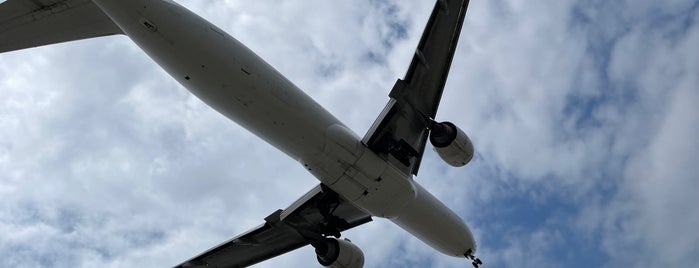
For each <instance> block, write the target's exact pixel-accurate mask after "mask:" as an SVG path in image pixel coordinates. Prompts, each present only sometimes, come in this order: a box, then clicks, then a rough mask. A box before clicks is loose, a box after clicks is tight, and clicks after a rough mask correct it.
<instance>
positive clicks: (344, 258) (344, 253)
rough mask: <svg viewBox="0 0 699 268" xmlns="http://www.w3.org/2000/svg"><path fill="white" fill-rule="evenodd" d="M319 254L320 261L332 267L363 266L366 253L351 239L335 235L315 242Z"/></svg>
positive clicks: (325, 265)
mask: <svg viewBox="0 0 699 268" xmlns="http://www.w3.org/2000/svg"><path fill="white" fill-rule="evenodd" d="M313 247H314V248H315V249H316V255H317V256H318V262H320V264H321V265H323V266H324V267H331V268H362V267H363V266H364V253H363V252H362V250H361V249H359V247H357V246H356V245H354V244H352V242H350V241H349V240H347V239H345V240H340V239H337V238H334V237H331V238H325V239H324V240H323V241H322V242H315V243H313Z"/></svg>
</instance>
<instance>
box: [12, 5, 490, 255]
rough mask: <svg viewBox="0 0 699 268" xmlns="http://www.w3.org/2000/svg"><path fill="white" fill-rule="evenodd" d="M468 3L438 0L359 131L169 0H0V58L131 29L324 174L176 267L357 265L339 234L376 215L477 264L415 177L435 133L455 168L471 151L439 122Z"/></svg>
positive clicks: (217, 100)
mask: <svg viewBox="0 0 699 268" xmlns="http://www.w3.org/2000/svg"><path fill="white" fill-rule="evenodd" d="M468 4H469V1H468V0H437V1H436V3H435V6H434V9H433V11H432V13H431V15H430V18H429V20H428V22H427V25H426V27H425V30H424V32H423V34H422V37H421V39H420V42H419V44H418V47H417V49H416V51H415V54H414V56H413V59H412V61H411V63H410V65H409V67H408V71H407V73H406V75H405V77H404V78H402V79H398V80H397V81H396V83H395V85H394V86H393V88H392V89H391V91H390V93H389V100H388V103H387V104H386V106H385V107H384V109H383V111H382V112H381V113H380V115H379V116H378V118H377V119H376V121H375V122H374V123H373V125H372V126H371V128H370V129H369V131H368V132H367V133H366V134H365V135H364V136H363V137H359V136H358V135H357V134H355V133H354V132H353V131H352V130H351V129H349V128H348V127H347V126H346V125H344V124H343V123H342V122H340V121H339V120H338V119H337V118H335V116H333V115H332V114H330V113H329V112H328V111H327V110H325V109H324V108H323V107H322V106H321V105H319V104H318V103H316V102H315V101H314V100H313V99H312V98H311V97H309V96H308V95H306V94H305V93H304V92H303V91H302V90H300V89H299V88H298V87H296V86H295V85H294V84H293V83H292V82H290V81H289V80H288V79H286V78H285V77H284V76H283V75H282V74H280V73H279V72H278V71H277V70H275V69H274V68H273V67H272V66H270V65H269V64H267V63H266V62H265V61H264V60H262V59H261V58H260V57H259V56H257V55H256V54H255V53H254V52H253V51H251V50H250V49H248V48H247V47H246V46H245V45H243V44H241V43H240V42H239V41H237V40H236V39H235V38H233V37H232V36H230V35H228V34H227V33H226V32H224V31H223V30H221V29H219V28H218V27H216V26H214V25H213V24H211V23H210V22H208V21H206V20H205V19H203V18H201V17H199V16H198V15H196V14H195V13H193V12H191V11H189V10H187V9H186V8H184V7H182V6H181V5H179V4H177V3H175V2H174V1H172V0H32V1H27V0H7V1H5V2H3V3H0V53H2V52H7V51H14V50H20V49H26V48H32V47H38V46H43V45H50V44H55V43H61V42H67V41H74V40H81V39H87V38H93V37H101V36H108V35H126V36H128V37H129V38H130V39H131V40H132V41H133V42H135V43H136V44H137V45H138V46H139V47H140V48H141V49H143V51H145V52H146V54H147V55H148V56H150V57H151V58H152V59H153V60H154V61H155V62H156V63H158V64H159V65H160V66H161V67H162V68H163V69H165V71H167V72H168V73H169V74H170V75H171V76H172V77H173V78H174V79H175V80H177V81H178V82H179V83H180V84H182V85H183V86H184V87H185V88H187V89H188V90H189V91H190V92H191V93H192V94H194V95H195V96H197V97H198V98H200V99H201V100H202V101H204V102H205V103H206V104H208V105H209V106H211V107H212V108H214V109H215V110H216V111H218V112H220V113H221V114H223V115H225V116H226V117H228V118H229V119H231V120H232V121H234V122H236V123H237V124H239V125H241V126H242V127H244V128H246V129H248V130H249V131H251V132H252V133H254V134H255V135H257V136H258V137H260V138H262V139H263V140H265V141H266V142H268V143H270V144H271V145H273V146H274V147H276V148H277V149H279V150H280V151H281V152H283V153H285V154H286V155H288V156H289V157H291V158H293V159H295V160H297V161H298V162H299V163H300V164H301V165H302V166H303V167H304V168H305V169H307V170H308V172H309V173H310V174H312V175H313V176H314V177H316V178H317V179H318V180H319V181H320V184H319V185H318V186H316V187H314V188H313V189H311V190H310V191H308V192H307V193H306V194H304V195H303V196H301V198H299V199H298V200H296V201H295V202H293V203H292V204H291V205H290V206H289V207H287V208H286V209H280V210H277V211H274V212H273V213H271V214H269V216H267V217H266V218H265V219H264V223H263V224H261V225H260V226H258V227H255V228H253V229H251V230H250V231H248V232H246V233H243V234H241V235H239V236H237V237H234V238H232V239H230V240H228V241H226V242H223V243H221V244H219V245H217V246H214V247H213V248H211V249H209V250H206V251H205V252H203V253H201V254H200V255H198V256H195V257H193V258H191V259H188V260H186V261H184V262H183V263H181V264H179V265H176V266H175V267H245V266H250V265H253V264H257V263H259V262H262V261H264V260H267V259H270V258H273V257H276V256H279V255H281V254H284V253H287V252H289V251H292V250H295V249H298V248H301V247H304V246H307V245H311V246H312V247H313V248H314V249H315V253H316V255H317V261H318V262H319V263H320V264H321V265H322V266H325V267H337V268H339V267H344V268H360V267H363V265H364V253H363V252H362V250H361V249H359V247H358V246H356V245H354V244H353V243H351V242H350V241H349V240H347V239H340V238H341V233H342V232H344V231H346V230H348V229H351V228H354V227H357V226H360V225H362V224H365V223H367V222H370V221H372V218H373V217H381V218H386V219H388V220H390V221H392V222H393V223H395V224H396V225H398V226H399V227H401V228H402V229H404V230H405V231H407V232H409V233H410V234H412V235H414V236H415V237H417V238H418V239H420V240H421V241H423V242H425V243H426V244H427V245H430V246H431V247H432V248H434V249H436V250H438V251H440V252H442V253H444V254H446V255H449V256H454V257H460V258H465V259H467V260H469V261H471V263H472V265H473V266H474V267H479V266H480V265H481V264H482V261H481V260H480V259H478V258H476V257H475V255H474V254H475V253H476V242H475V240H474V238H473V235H472V234H471V231H470V229H469V228H468V226H467V225H466V224H465V223H464V221H463V220H462V219H461V218H460V217H459V216H458V215H457V214H456V213H454V212H453V211H452V210H451V209H449V208H448V207H447V206H446V205H444V204H443V203H442V202H441V201H440V200H438V199H437V198H436V197H434V196H433V195H432V194H431V193H430V192H429V191H428V190H427V189H425V188H423V187H422V186H421V185H420V184H419V183H418V182H417V181H415V180H414V176H417V174H418V170H419V168H420V163H421V161H422V156H423V153H424V150H425V147H426V143H427V140H428V139H429V141H430V143H431V144H432V146H433V148H434V150H435V151H436V152H437V154H438V155H439V156H440V157H441V158H442V159H443V160H444V161H445V162H446V163H447V164H449V165H451V166H454V167H461V166H464V165H466V164H467V163H469V162H470V161H471V159H472V158H473V155H474V147H473V144H472V142H471V140H470V139H469V137H468V136H467V135H466V134H465V133H464V132H463V131H462V130H461V129H459V128H458V127H457V126H455V125H454V124H453V123H450V122H437V121H435V116H436V113H437V108H438V106H439V103H440V100H441V96H442V92H443V90H444V85H445V82H446V80H447V76H448V74H449V68H450V66H451V62H452V59H453V56H454V53H455V50H456V47H457V43H458V40H459V35H460V33H461V27H462V25H463V22H464V18H465V15H466V10H467V8H468Z"/></svg>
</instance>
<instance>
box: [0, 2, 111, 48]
mask: <svg viewBox="0 0 699 268" xmlns="http://www.w3.org/2000/svg"><path fill="white" fill-rule="evenodd" d="M121 33H122V31H121V29H119V27H117V26H116V24H114V23H113V22H112V21H111V20H110V19H109V17H107V15H105V14H104V12H102V10H100V9H99V7H97V6H96V5H95V4H94V3H92V1H90V0H32V1H27V0H8V1H5V2H2V3H0V53H2V52H7V51H13V50H18V49H24V48H30V47H37V46H43V45H48V44H54V43H60V42H67V41H73V40H79V39H85V38H91V37H98V36H105V35H112V34H121Z"/></svg>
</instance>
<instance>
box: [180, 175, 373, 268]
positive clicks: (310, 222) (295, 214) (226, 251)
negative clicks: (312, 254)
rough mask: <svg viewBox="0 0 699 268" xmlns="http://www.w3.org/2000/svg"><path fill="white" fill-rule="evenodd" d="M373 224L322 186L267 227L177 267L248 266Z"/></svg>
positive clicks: (269, 220)
mask: <svg viewBox="0 0 699 268" xmlns="http://www.w3.org/2000/svg"><path fill="white" fill-rule="evenodd" d="M369 221H371V216H369V214H367V213H366V212H364V211H362V210H360V209H358V208H356V207H355V206H353V205H352V204H350V203H349V202H347V201H346V200H344V199H343V198H342V197H340V196H339V195H337V193H335V192H333V191H332V190H330V189H327V188H325V187H322V186H320V185H319V186H317V187H315V188H313V189H312V190H311V191H309V192H308V193H306V194H305V195H304V196H303V197H301V198H300V199H299V200H297V201H296V202H294V203H293V204H292V205H291V206H289V207H288V208H287V209H285V210H281V209H280V210H277V211H275V212H274V213H272V214H270V215H269V216H267V218H265V223H264V224H263V225H261V226H259V227H257V228H254V229H252V230H250V231H248V232H247V233H244V234H242V235H240V236H238V237H235V238H233V239H231V240H229V241H226V242H224V243H222V244H220V245H218V246H216V247H214V248H212V249H209V250H207V251H206V252H204V253H202V254H201V255H199V256H196V257H194V258H192V259H190V260H188V261H186V262H184V263H182V264H180V265H178V266H176V267H177V268H179V267H246V266H249V265H253V264H256V263H258V262H261V261H264V260H267V259H270V258H273V257H276V256H279V255H281V254H284V253H287V252H289V251H292V250H295V249H298V248H300V247H303V246H306V245H308V244H310V243H311V242H313V241H315V240H317V239H322V238H323V237H325V236H330V235H339V233H340V232H342V231H345V230H347V229H350V228H354V227H356V226H359V225H361V224H364V223H366V222H369Z"/></svg>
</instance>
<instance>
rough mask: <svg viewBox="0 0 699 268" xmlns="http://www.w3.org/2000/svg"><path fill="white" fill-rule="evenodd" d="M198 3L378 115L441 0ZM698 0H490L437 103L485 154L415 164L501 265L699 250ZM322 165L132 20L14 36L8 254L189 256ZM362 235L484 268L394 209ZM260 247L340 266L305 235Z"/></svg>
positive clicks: (80, 263)
mask: <svg viewBox="0 0 699 268" xmlns="http://www.w3.org/2000/svg"><path fill="white" fill-rule="evenodd" d="M0 2H1V1H0ZM178 2H179V3H181V4H182V5H184V6H186V7H188V8H190V9H192V10H193V11H195V12H196V13H198V14H200V15H201V16H203V17H204V18H206V19H208V20H210V21H212V22H213V23H214V24H216V25H218V26H219V27H220V28H222V29H224V30H226V31H227V32H228V33H230V34H231V35H232V36H234V37H235V38H237V39H238V40H240V41H241V42H243V43H244V44H246V45H247V46H248V47H249V48H251V49H252V50H253V51H255V52H256V53H257V54H259V55H260V56H261V57H262V58H264V59H265V60H267V61H268V62H269V63H270V64H271V65H272V66H274V67H275V68H277V69H278V70H279V71H280V72H281V73H282V74H284V75H285V76H286V77H287V78H289V79H290V80H291V81H293V82H294V83H295V84H296V85H298V86H299V87H300V88H301V89H303V90H304V91H305V92H307V93H308V94H309V95H310V96H312V97H313V98H314V99H315V100H316V101H317V102H319V103H320V104H321V105H323V106H324V107H326V108H327V109H328V110H329V111H330V112H332V113H333V114H335V115H336V116H337V117H338V118H339V119H341V120H342V121H343V122H345V123H346V124H347V125H348V126H349V127H351V128H352V129H353V130H354V131H355V132H356V133H358V134H359V135H360V136H361V135H363V134H364V133H365V132H366V131H367V130H368V128H369V126H370V124H371V123H372V122H373V121H374V119H375V118H376V117H377V116H378V114H379V112H380V111H381V109H382V108H383V106H384V105H385V103H386V102H387V100H388V96H387V94H388V92H389V90H390V89H391V87H392V86H393V83H394V82H395V81H396V79H398V78H401V77H402V76H403V75H404V74H405V71H406V70H407V67H408V64H409V62H410V60H411V58H412V54H413V52H414V49H415V47H416V46H417V42H418V40H419V38H420V35H421V33H422V30H423V28H424V25H425V23H426V21H427V19H428V17H429V15H430V12H431V9H432V7H433V5H434V1H420V0H404V1H397V0H355V1H349V0H338V1H322V0H293V1H292V0H290V1H267V0H263V1H241V0H216V1H214V0H200V1H193V0H180V1H178ZM525 2H526V4H525ZM698 20H699V2H698V1H684V0H668V1H651V0H634V1H631V0H619V1H604V0H589V1H573V0H536V1H517V0H490V1H472V2H471V4H470V6H469V10H468V13H467V17H466V22H465V24H464V27H463V30H462V34H461V40H460V42H459V47H458V49H457V51H456V55H455V57H454V62H453V65H452V68H451V73H450V76H449V80H448V82H447V84H446V88H445V93H444V96H443V99H442V104H441V106H440V110H439V112H438V114H437V120H440V121H445V120H448V121H452V122H454V123H455V124H456V125H458V126H460V128H461V129H463V130H464V131H465V132H466V133H468V135H469V136H470V137H471V139H472V141H473V143H474V145H475V147H476V151H477V155H476V157H475V158H474V160H473V161H472V162H471V163H470V164H469V165H467V166H466V167H463V168H452V167H450V166H448V165H447V164H445V163H444V162H442V161H441V160H440V159H439V157H438V156H437V155H436V154H435V153H434V152H432V151H431V150H427V151H426V154H425V156H424V159H423V164H422V167H421V169H420V173H419V176H418V177H416V178H415V179H416V180H418V181H419V182H420V183H421V184H422V185H423V186H425V188H427V189H428V190H430V191H431V192H432V193H433V194H435V195H436V196H437V197H438V198H440V199H441V200H443V201H444V203H446V204H447V205H448V206H449V207H450V208H452V209H454V211H456V212H457V214H459V215H460V216H461V217H462V218H463V219H464V221H465V222H466V223H467V224H468V225H469V226H470V227H471V229H472V231H473V233H474V236H475V238H476V241H477V243H478V256H479V257H480V258H481V259H482V260H483V261H484V262H485V265H484V266H483V267H693V266H696V264H697V263H699V232H697V231H696V230H697V226H699V208H698V207H697V204H699V193H698V191H699V139H697V137H699V105H697V103H699V49H697V47H699V21H698ZM317 183H318V181H317V180H315V179H314V178H313V177H312V176H311V175H310V174H308V173H307V172H306V171H305V170H304V169H303V168H302V167H301V165H300V164H299V163H296V162H295V161H293V160H291V159H289V158H288V157H287V156H286V155H284V154H283V153H281V152H280V151H278V150H277V149H275V148H274V147H272V146H270V145H268V144H266V143H265V142H264V141H262V140H261V139H259V138H257V137H256V136H254V135H252V134H251V133H249V132H248V131H247V130H245V129H244V128H242V127H240V126H238V125H236V124H235V123H234V122H232V121H230V120H228V119H226V118H225V117H223V116H222V115H220V114H218V113H217V112H215V111H214V110H213V109H211V108H210V107H208V106H207V105H206V104H204V103H202V102H201V101H200V100H198V99H197V98H196V97H194V96H193V95H191V94H190V93H189V92H188V91H187V90H186V89H184V88H183V87H182V86H180V85H179V84H178V83H177V82H176V81H174V79H172V78H171V77H169V75H168V74H167V73H165V72H164V71H163V70H162V69H160V67H159V66H157V65H156V64H155V63H154V62H153V61H152V60H150V59H149V58H148V57H147V56H146V55H145V54H144V53H143V52H142V51H140V50H139V49H138V47H136V46H135V45H134V44H133V43H132V42H131V41H130V40H129V39H128V38H127V37H125V36H112V37H103V38H97V39H90V40H84V41H78V42H71V43H64V44H58V45H52V46H47V47H41V48H34V49H27V50H22V51H16V52H9V53H3V54H0V267H134V266H135V267H169V266H173V265H176V264H179V263H180V262H182V261H184V260H186V259H188V258H190V257H192V256H194V255H197V254H199V253H200V252H202V251H204V250H206V249H208V248H210V247H212V246H214V245H216V244H218V243H220V242H223V241H225V240H228V239H230V238H232V237H234V236H236V235H237V234H239V233H242V232H244V231H246V230H248V229H250V228H253V227H255V226H257V225H259V224H261V223H263V218H264V217H266V216H267V215H269V214H270V213H272V212H273V211H275V210H276V209H278V208H285V207H286V206H288V205H289V204H290V203H291V202H293V201H294V200H296V199H297V198H298V197H299V196H301V195H302V194H303V193H305V192H306V191H308V190H309V189H310V188H312V187H314V186H315V185H316V184H317ZM344 236H345V237H347V238H349V239H351V240H352V241H353V242H354V243H355V244H357V245H358V246H359V247H360V248H362V249H363V251H364V253H365V257H366V264H365V267H369V268H379V267H382V268H383V267H442V268H447V267H470V264H469V263H468V262H467V261H465V260H464V259H458V258H453V257H448V256H445V255H442V254H441V253H439V252H437V251H436V250H434V249H432V248H430V247H429V246H427V245H425V244H423V243H422V242H420V241H419V240H418V239H416V238H414V237H412V236H411V235H410V234H408V233H407V232H405V231H403V230H402V229H400V228H399V227H397V226H395V225H394V224H393V223H391V222H390V221H387V220H384V219H379V218H376V219H375V220H374V221H373V222H371V223H369V224H365V225H363V226H360V227H358V228H355V229H353V230H350V231H348V232H345V233H344ZM254 267H260V268H262V267H320V266H319V265H318V264H317V262H316V260H315V256H314V253H313V249H312V248H311V247H305V248H302V249H299V250H297V251H294V252H292V253H289V254H286V255H283V256H280V257H277V258H274V259H272V260H269V261H267V262H263V263H260V264H258V265H256V266H254Z"/></svg>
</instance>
